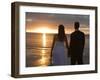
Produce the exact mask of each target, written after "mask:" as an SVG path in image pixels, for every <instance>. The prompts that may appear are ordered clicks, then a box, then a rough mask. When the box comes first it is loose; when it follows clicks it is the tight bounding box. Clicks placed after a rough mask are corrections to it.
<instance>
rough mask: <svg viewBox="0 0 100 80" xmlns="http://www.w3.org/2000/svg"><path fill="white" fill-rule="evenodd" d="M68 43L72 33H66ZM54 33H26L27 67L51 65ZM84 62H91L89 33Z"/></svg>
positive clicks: (86, 38)
mask: <svg viewBox="0 0 100 80" xmlns="http://www.w3.org/2000/svg"><path fill="white" fill-rule="evenodd" d="M66 36H67V39H68V43H69V41H70V35H66ZM53 37H54V34H45V33H26V67H35V66H49V65H50V63H51V47H52V42H53ZM83 55H84V56H83V62H84V64H89V35H86V36H85V48H84V53H83Z"/></svg>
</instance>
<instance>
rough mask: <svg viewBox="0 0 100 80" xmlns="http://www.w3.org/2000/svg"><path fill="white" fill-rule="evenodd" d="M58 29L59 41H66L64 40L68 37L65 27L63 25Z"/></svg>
mask: <svg viewBox="0 0 100 80" xmlns="http://www.w3.org/2000/svg"><path fill="white" fill-rule="evenodd" d="M58 28H59V30H58V40H59V41H64V39H65V37H66V35H65V30H64V26H63V25H59V26H58Z"/></svg>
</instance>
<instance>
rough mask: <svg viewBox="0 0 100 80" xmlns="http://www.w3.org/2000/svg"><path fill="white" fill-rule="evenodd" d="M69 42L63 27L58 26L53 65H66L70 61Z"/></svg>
mask: <svg viewBox="0 0 100 80" xmlns="http://www.w3.org/2000/svg"><path fill="white" fill-rule="evenodd" d="M67 50H68V41H67V37H66V35H65V30H64V26H63V25H59V26H58V34H57V35H55V36H54V40H53V45H52V49H51V52H52V56H51V57H52V65H66V64H69V60H68V57H67V56H68V53H67Z"/></svg>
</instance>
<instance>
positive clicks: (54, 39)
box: [50, 35, 56, 65]
mask: <svg viewBox="0 0 100 80" xmlns="http://www.w3.org/2000/svg"><path fill="white" fill-rule="evenodd" d="M55 41H56V35H54V37H53V42H52V46H51V55H50V62H51V65H52V51H53V48H54V44H55Z"/></svg>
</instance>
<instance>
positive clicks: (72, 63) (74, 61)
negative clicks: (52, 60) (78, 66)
mask: <svg viewBox="0 0 100 80" xmlns="http://www.w3.org/2000/svg"><path fill="white" fill-rule="evenodd" d="M75 63H76V59H75V58H74V57H71V65H75Z"/></svg>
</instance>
